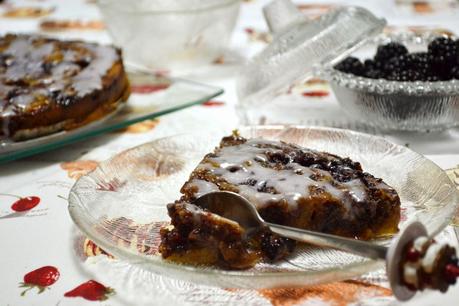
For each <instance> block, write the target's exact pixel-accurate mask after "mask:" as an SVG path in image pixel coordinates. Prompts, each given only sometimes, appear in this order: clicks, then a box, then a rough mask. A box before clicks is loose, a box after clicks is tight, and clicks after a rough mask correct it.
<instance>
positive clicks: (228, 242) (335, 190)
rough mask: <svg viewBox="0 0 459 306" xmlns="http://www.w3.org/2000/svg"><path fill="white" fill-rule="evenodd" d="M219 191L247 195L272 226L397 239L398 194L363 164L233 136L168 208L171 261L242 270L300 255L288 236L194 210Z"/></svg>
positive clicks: (165, 237) (165, 248)
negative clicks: (248, 228) (246, 228)
mask: <svg viewBox="0 0 459 306" xmlns="http://www.w3.org/2000/svg"><path fill="white" fill-rule="evenodd" d="M217 190H227V191H233V192H237V193H239V194H241V195H243V196H244V197H246V198H247V199H248V200H249V201H250V202H252V203H253V205H255V206H256V208H257V210H258V211H259V213H260V215H261V216H262V217H263V218H264V219H265V220H266V221H269V222H273V223H278V224H283V225H288V226H294V227H298V228H303V229H309V230H314V231H321V232H326V233H331V234H336V235H341V236H347V237H355V238H359V239H370V238H375V237H379V236H383V235H388V234H393V233H395V232H397V229H398V222H399V219H400V199H399V197H398V195H397V192H396V191H395V190H394V189H393V188H391V187H390V186H388V185H387V184H386V183H384V182H383V180H382V179H379V178H375V177H374V176H372V175H371V174H369V173H366V172H364V171H363V170H362V168H361V166H360V164H359V163H358V162H354V161H352V160H350V159H349V158H341V157H338V156H336V155H332V154H329V153H325V152H317V151H314V150H310V149H306V148H302V147H300V146H297V145H294V144H288V143H284V142H280V141H269V140H263V139H244V138H242V137H241V136H239V135H238V134H237V133H234V134H233V135H232V136H229V137H225V138H223V139H222V141H221V143H220V146H219V147H217V148H216V149H215V151H214V152H213V153H210V154H207V155H206V156H205V157H204V159H203V160H202V161H201V162H200V163H199V165H198V166H197V168H196V169H195V170H194V171H193V172H192V173H191V176H190V178H189V180H188V181H187V182H186V183H185V184H184V185H183V187H182V189H181V192H182V194H183V196H182V197H181V199H180V200H178V201H176V202H175V203H173V204H169V205H168V207H167V208H168V212H169V216H170V217H171V225H170V226H168V227H165V228H163V229H162V231H161V236H162V243H161V246H160V252H161V254H162V256H163V257H164V258H168V259H171V260H174V261H178V262H187V263H197V264H216V265H219V266H221V267H226V268H232V269H243V268H248V267H251V266H253V265H254V264H255V263H257V262H258V261H261V260H271V261H273V260H278V259H281V258H283V257H285V256H287V255H288V254H289V253H291V252H292V251H293V249H294V245H295V244H294V242H293V241H291V240H289V239H287V238H283V237H279V236H277V235H276V234H273V233H271V232H270V231H269V230H266V229H260V230H259V231H258V232H252V233H247V232H245V231H244V229H243V228H242V227H240V226H239V224H238V223H236V222H233V221H231V220H228V219H225V218H222V217H220V216H217V215H215V214H212V213H210V212H208V211H205V210H202V209H201V208H199V207H197V206H196V205H193V204H192V203H193V201H194V200H195V199H196V198H198V197H199V196H201V195H203V194H205V193H208V192H211V191H217Z"/></svg>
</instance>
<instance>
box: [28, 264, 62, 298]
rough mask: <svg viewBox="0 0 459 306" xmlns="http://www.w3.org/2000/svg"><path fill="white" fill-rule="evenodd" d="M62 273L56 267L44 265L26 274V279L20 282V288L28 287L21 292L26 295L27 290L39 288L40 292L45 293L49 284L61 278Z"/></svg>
mask: <svg viewBox="0 0 459 306" xmlns="http://www.w3.org/2000/svg"><path fill="white" fill-rule="evenodd" d="M59 276H60V273H59V270H58V269H57V268H56V267H53V266H44V267H41V268H38V269H35V270H33V271H30V272H29V273H27V274H26V275H24V281H23V282H22V283H20V286H19V287H20V288H26V289H25V290H24V291H22V292H21V296H24V295H25V294H26V292H27V291H29V290H31V289H33V288H37V289H38V293H39V294H40V293H43V292H44V291H45V290H46V289H49V286H51V285H53V284H54V283H55V282H57V280H58V279H59Z"/></svg>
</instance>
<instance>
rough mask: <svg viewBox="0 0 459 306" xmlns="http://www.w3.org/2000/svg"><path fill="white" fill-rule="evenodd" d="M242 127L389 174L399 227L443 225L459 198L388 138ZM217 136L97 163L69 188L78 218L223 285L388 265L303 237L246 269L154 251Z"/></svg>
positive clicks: (165, 270) (171, 267)
mask: <svg viewBox="0 0 459 306" xmlns="http://www.w3.org/2000/svg"><path fill="white" fill-rule="evenodd" d="M240 132H241V134H242V135H243V136H245V137H248V138H254V137H261V138H265V139H272V140H283V141H286V142H291V143H296V144H298V145H301V146H305V147H309V148H312V149H317V150H321V151H327V152H331V153H335V154H338V155H341V156H348V157H350V158H352V159H353V160H355V161H359V162H361V164H362V166H363V168H364V169H365V170H366V171H368V172H370V173H372V174H374V175H375V176H377V177H382V178H384V180H385V181H386V182H387V183H388V184H390V185H391V186H393V187H394V188H395V189H396V190H397V192H398V193H399V195H400V198H401V202H402V221H401V223H400V228H403V226H404V224H406V222H409V221H411V220H419V221H421V222H422V223H423V224H424V225H425V226H426V227H427V229H428V231H429V234H435V233H438V232H439V231H440V230H442V229H443V228H444V227H445V226H446V224H448V222H449V220H450V219H451V218H452V216H453V214H454V211H455V209H456V206H457V203H459V201H458V194H457V191H456V188H455V186H454V185H453V183H452V182H451V180H449V178H448V176H447V175H446V174H445V172H444V171H442V170H441V169H440V168H439V167H438V166H437V165H435V164H434V163H433V162H431V161H429V160H428V159H426V158H424V157H423V156H421V155H419V154H417V153H415V152H413V151H411V150H409V149H408V148H406V147H403V146H399V145H395V144H393V143H390V142H389V141H387V140H385V139H383V138H379V137H375V136H371V135H367V134H362V133H357V132H352V131H349V130H339V129H330V128H308V127H301V126H297V127H284V126H263V127H257V126H252V127H245V128H241V129H240ZM221 136H223V135H219V134H213V133H210V132H202V133H200V134H186V135H178V136H173V137H168V138H163V139H158V140H156V141H153V142H150V143H146V144H144V145H141V146H138V147H135V148H133V149H130V150H127V151H124V152H122V153H120V154H118V155H116V156H115V157H113V158H111V159H109V160H107V161H105V162H103V163H101V164H100V165H99V167H98V168H97V169H95V170H94V171H93V172H91V173H89V174H88V175H85V176H83V177H81V178H80V179H79V180H78V181H77V182H76V183H75V185H74V186H73V188H72V190H71V191H70V194H69V212H70V215H71V217H72V219H73V221H74V222H75V224H76V225H77V226H78V228H79V229H81V230H82V231H83V233H84V234H85V235H87V236H88V237H89V238H90V239H91V240H93V241H94V242H95V243H96V244H97V245H99V246H100V247H101V248H102V249H104V250H105V251H107V252H109V253H111V254H113V255H114V256H115V257H118V258H120V259H125V260H128V261H129V262H130V263H132V264H135V265H136V266H140V267H142V269H148V270H149V271H152V272H155V273H160V274H162V275H165V276H169V277H172V278H176V279H182V280H186V281H193V282H197V283H201V284H206V285H212V286H221V287H223V288H269V287H286V286H287V287H289V286H305V285H310V284H316V283H322V282H327V281H336V280H340V279H347V278H351V277H354V276H356V275H360V274H363V273H365V272H368V271H370V270H374V269H377V268H381V267H382V266H383V265H382V263H381V262H376V261H372V260H367V259H365V258H362V257H359V256H354V255H351V254H348V253H345V252H340V251H337V250H333V249H323V248H317V247H312V246H307V245H303V246H299V247H298V248H297V250H296V251H295V252H294V254H292V256H289V257H288V258H286V259H284V260H281V261H278V262H275V263H259V264H257V265H256V266H255V267H253V268H251V269H248V270H243V271H228V270H223V269H219V268H216V267H209V266H191V265H180V264H177V263H172V262H170V261H167V260H164V259H162V257H161V256H160V254H159V253H158V245H159V243H160V237H159V229H160V228H161V227H162V226H164V225H166V224H168V222H169V221H170V218H169V217H168V216H167V210H166V204H167V203H170V202H173V201H174V200H176V199H178V198H179V196H180V192H179V190H180V187H181V186H182V185H183V183H184V182H185V181H186V180H187V179H188V177H189V174H190V173H191V171H192V170H193V169H194V168H195V167H196V165H197V164H198V162H199V161H200V160H201V159H202V157H203V156H204V155H205V154H206V153H208V152H210V151H211V150H212V149H213V148H214V147H215V146H216V145H217V144H218V143H219V140H220V138H221ZM389 242H390V240H389V239H387V240H383V241H375V243H383V244H387V243H389Z"/></svg>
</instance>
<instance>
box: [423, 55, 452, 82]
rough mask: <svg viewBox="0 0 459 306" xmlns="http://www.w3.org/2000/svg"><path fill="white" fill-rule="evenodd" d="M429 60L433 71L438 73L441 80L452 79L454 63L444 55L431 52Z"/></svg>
mask: <svg viewBox="0 0 459 306" xmlns="http://www.w3.org/2000/svg"><path fill="white" fill-rule="evenodd" d="M428 61H429V64H430V67H431V73H432V74H433V75H436V76H437V77H438V79H439V80H443V81H446V80H450V79H451V67H452V66H454V64H452V63H450V62H448V61H447V60H446V58H445V57H444V56H442V55H440V56H434V55H432V54H429V56H428Z"/></svg>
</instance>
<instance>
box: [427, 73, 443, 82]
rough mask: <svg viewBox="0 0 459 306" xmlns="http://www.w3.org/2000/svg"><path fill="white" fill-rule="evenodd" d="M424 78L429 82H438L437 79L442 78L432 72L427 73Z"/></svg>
mask: <svg viewBox="0 0 459 306" xmlns="http://www.w3.org/2000/svg"><path fill="white" fill-rule="evenodd" d="M424 80H425V81H428V82H437V81H440V78H439V77H438V76H436V75H434V74H430V75H426V76H425V77H424Z"/></svg>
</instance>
